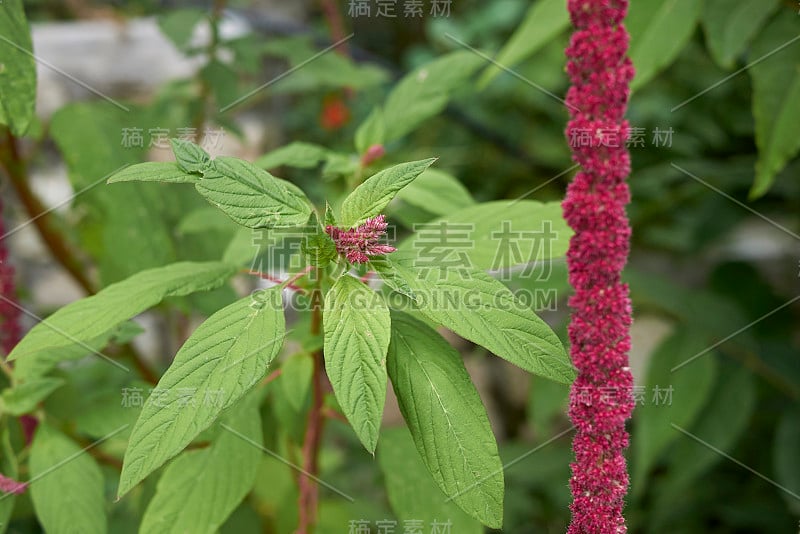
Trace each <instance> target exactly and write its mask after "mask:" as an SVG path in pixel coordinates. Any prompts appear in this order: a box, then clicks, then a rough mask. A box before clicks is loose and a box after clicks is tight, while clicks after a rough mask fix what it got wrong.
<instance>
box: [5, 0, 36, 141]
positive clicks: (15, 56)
mask: <svg viewBox="0 0 800 534" xmlns="http://www.w3.org/2000/svg"><path fill="white" fill-rule="evenodd" d="M0 36H2V39H0V58H2V61H0V95H2V98H0V124H6V125H8V127H9V129H10V130H11V133H12V134H14V135H16V136H22V135H23V134H24V133H25V132H26V131H27V130H28V126H30V124H31V121H32V120H33V118H34V115H33V112H34V108H35V106H36V63H35V61H34V58H33V44H32V43H31V33H30V30H29V29H28V21H27V19H26V18H25V10H24V9H23V7H22V0H5V1H4V2H2V5H0Z"/></svg>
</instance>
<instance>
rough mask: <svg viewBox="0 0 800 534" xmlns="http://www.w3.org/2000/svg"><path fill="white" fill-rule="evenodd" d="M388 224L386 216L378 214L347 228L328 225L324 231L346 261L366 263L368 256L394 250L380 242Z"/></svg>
mask: <svg viewBox="0 0 800 534" xmlns="http://www.w3.org/2000/svg"><path fill="white" fill-rule="evenodd" d="M388 226H389V225H388V223H387V222H386V217H384V216H383V215H378V216H377V217H374V218H372V219H367V220H366V221H365V222H364V224H362V225H360V226H356V227H355V228H351V229H349V230H345V229H343V228H337V227H335V226H330V225H328V226H327V227H325V231H326V232H327V233H328V235H329V236H330V237H331V239H333V242H334V244H335V245H336V252H338V253H339V254H340V255H341V256H344V257H345V258H347V261H349V262H350V263H366V262H368V261H369V257H370V256H380V255H381V254H388V253H390V252H394V251H395V250H396V249H395V248H394V247H392V246H390V245H382V244H380V240H381V238H382V237H384V236H385V235H386V228H387V227H388Z"/></svg>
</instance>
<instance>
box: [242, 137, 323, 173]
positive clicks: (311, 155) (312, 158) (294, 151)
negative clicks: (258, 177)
mask: <svg viewBox="0 0 800 534" xmlns="http://www.w3.org/2000/svg"><path fill="white" fill-rule="evenodd" d="M327 157H328V149H327V148H325V147H323V146H319V145H314V144H311V143H303V142H300V141H295V142H294V143H289V144H288V145H286V146H282V147H280V148H276V149H275V150H273V151H272V152H268V153H266V154H264V155H263V156H261V157H260V158H258V159H257V160H256V161H255V163H254V165H255V166H256V167H261V168H262V169H274V168H275V167H280V166H281V165H286V166H287V167H295V168H297V169H313V168H315V167H316V166H317V165H319V164H320V162H321V161H324V160H325V159H326V158H327Z"/></svg>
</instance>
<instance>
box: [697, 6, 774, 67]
mask: <svg viewBox="0 0 800 534" xmlns="http://www.w3.org/2000/svg"><path fill="white" fill-rule="evenodd" d="M779 4H780V0H706V1H705V9H704V10H703V27H704V29H705V33H706V45H707V46H708V51H709V52H711V56H712V57H713V58H714V61H716V62H717V63H718V64H719V65H720V66H721V67H723V68H726V69H730V68H733V67H734V65H735V62H736V59H737V58H738V57H739V56H740V55H741V54H742V53H743V52H744V51H745V49H746V48H747V45H748V44H750V41H751V39H752V38H753V37H754V36H755V35H756V33H758V30H760V29H761V27H762V26H763V25H764V23H765V22H766V21H767V19H768V18H769V17H770V16H771V15H772V14H773V13H774V12H775V10H776V9H777V8H778V5H779Z"/></svg>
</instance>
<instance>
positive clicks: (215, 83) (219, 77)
mask: <svg viewBox="0 0 800 534" xmlns="http://www.w3.org/2000/svg"><path fill="white" fill-rule="evenodd" d="M200 79H201V80H203V81H204V82H205V83H206V84H208V87H209V88H210V89H211V94H213V95H214V101H215V102H216V103H217V105H219V106H225V105H227V104H229V103H231V102H233V101H235V100H236V99H238V98H239V95H240V94H241V93H240V92H239V73H238V72H236V70H234V69H233V68H232V66H229V65H227V64H226V63H223V62H222V61H220V60H218V59H212V60H211V61H209V62H208V63H206V64H205V66H204V67H203V68H202V69H201V70H200ZM220 126H224V124H220Z"/></svg>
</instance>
